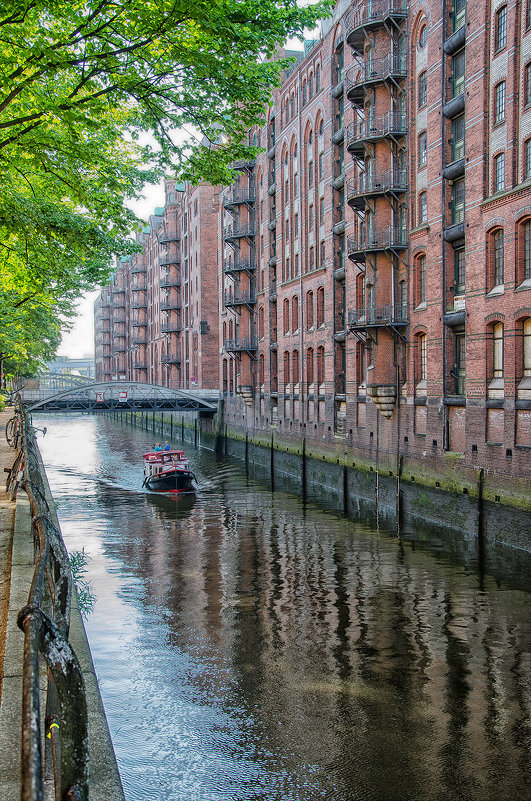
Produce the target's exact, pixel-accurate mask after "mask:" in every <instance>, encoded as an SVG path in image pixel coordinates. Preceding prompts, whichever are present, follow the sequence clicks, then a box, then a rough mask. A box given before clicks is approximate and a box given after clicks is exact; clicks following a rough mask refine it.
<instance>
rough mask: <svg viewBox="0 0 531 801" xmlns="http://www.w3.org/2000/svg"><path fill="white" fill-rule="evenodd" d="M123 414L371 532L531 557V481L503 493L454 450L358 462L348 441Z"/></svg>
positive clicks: (176, 416) (180, 417) (189, 416)
mask: <svg viewBox="0 0 531 801" xmlns="http://www.w3.org/2000/svg"><path fill="white" fill-rule="evenodd" d="M116 417H117V419H119V420H121V421H122V422H125V423H128V424H130V425H135V426H138V427H142V428H144V429H146V430H149V431H152V432H153V433H154V434H158V435H159V436H160V437H161V438H162V437H164V438H168V437H171V438H173V439H174V440H175V439H180V440H181V441H182V442H185V443H190V444H194V445H195V446H197V447H202V448H207V449H208V450H211V451H215V452H217V453H219V454H224V455H226V456H232V457H236V458H238V459H240V460H241V461H242V462H244V463H245V464H246V467H247V470H248V472H249V473H250V474H252V475H254V476H256V477H257V478H260V479H263V480H267V481H269V482H271V484H272V486H273V487H276V488H277V489H279V488H281V489H282V490H287V491H290V492H294V493H295V494H298V495H302V496H303V497H308V498H311V499H312V500H314V501H315V502H317V503H321V504H323V505H326V507H327V508H334V509H336V510H337V511H338V512H343V513H345V514H347V515H348V516H350V517H352V518H353V519H354V520H357V521H359V522H361V523H364V524H366V525H368V526H371V527H378V526H380V527H383V528H386V529H389V530H397V531H400V532H401V533H407V534H412V533H414V534H415V536H420V537H425V538H427V539H430V538H431V539H433V540H434V541H436V540H438V539H439V538H442V539H447V538H448V537H451V538H452V539H453V540H454V539H455V540H456V541H459V543H460V547H463V546H464V547H470V548H473V549H477V547H478V545H479V546H480V547H481V548H485V547H486V548H487V549H491V550H493V549H496V548H497V547H498V546H499V545H502V546H510V547H511V548H513V549H518V550H521V551H523V552H527V553H529V554H530V555H531V494H530V492H529V483H528V482H526V481H524V480H523V479H522V481H521V482H518V480H515V479H514V478H513V479H511V484H510V486H508V488H507V491H504V488H503V487H501V486H500V484H499V483H498V481H497V480H496V481H495V482H492V481H491V476H490V474H489V473H488V471H484V470H483V469H481V468H478V469H476V470H471V469H470V470H463V469H462V465H460V464H459V465H458V464H456V458H455V457H456V455H455V454H453V453H452V454H448V458H447V459H445V460H444V463H443V464H442V465H441V468H440V469H439V470H435V468H434V467H432V468H430V467H429V466H426V465H425V464H420V465H419V464H418V463H417V462H416V461H415V460H410V459H402V460H401V461H400V463H399V464H397V462H396V459H390V458H389V457H388V456H387V455H386V454H376V456H373V457H372V458H369V457H367V456H365V457H363V456H362V457H360V456H358V455H357V454H356V456H355V457H353V454H352V452H351V451H348V450H347V449H346V446H345V443H344V442H342V443H341V445H340V446H336V447H334V446H331V445H327V444H323V445H318V444H316V443H315V442H309V441H307V440H306V439H305V438H302V439H301V438H296V437H293V438H290V437H288V436H286V435H285V434H282V435H280V434H279V433H278V432H277V431H273V432H271V433H269V434H265V433H264V432H261V431H256V432H245V433H244V432H242V431H241V430H239V429H237V428H233V427H229V426H228V425H226V424H225V425H223V424H221V423H220V421H219V419H218V418H207V417H205V418H202V417H200V416H198V415H197V414H194V413H184V414H183V413H179V412H163V413H162V412H146V413H142V412H136V413H135V412H117V413H116ZM496 479H497V477H496Z"/></svg>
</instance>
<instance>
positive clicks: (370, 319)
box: [348, 303, 407, 328]
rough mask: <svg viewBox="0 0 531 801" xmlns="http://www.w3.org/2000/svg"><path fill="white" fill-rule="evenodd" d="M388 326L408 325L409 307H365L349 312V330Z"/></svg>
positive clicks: (391, 305)
mask: <svg viewBox="0 0 531 801" xmlns="http://www.w3.org/2000/svg"><path fill="white" fill-rule="evenodd" d="M386 325H395V326H396V325H407V306H401V305H399V304H395V305H393V304H392V303H389V304H388V305H387V306H364V307H362V308H361V309H349V311H348V326H349V328H368V327H378V326H386Z"/></svg>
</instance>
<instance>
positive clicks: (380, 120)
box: [346, 111, 407, 150]
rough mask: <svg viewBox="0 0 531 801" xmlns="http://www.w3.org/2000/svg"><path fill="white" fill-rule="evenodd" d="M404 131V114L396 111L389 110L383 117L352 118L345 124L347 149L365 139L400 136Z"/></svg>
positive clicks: (405, 128) (405, 129) (405, 130)
mask: <svg viewBox="0 0 531 801" xmlns="http://www.w3.org/2000/svg"><path fill="white" fill-rule="evenodd" d="M406 132H407V126H406V115H405V114H402V113H400V112H397V111H389V112H387V114H384V115H383V117H372V116H371V117H370V118H369V119H366V120H354V122H351V123H350V125H348V126H347V137H346V139H347V150H348V149H351V148H353V147H355V146H356V143H362V142H364V141H365V140H367V141H369V140H371V139H385V138H386V137H402V136H405V135H406Z"/></svg>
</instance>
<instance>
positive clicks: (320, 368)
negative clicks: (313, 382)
mask: <svg viewBox="0 0 531 801" xmlns="http://www.w3.org/2000/svg"><path fill="white" fill-rule="evenodd" d="M316 361H317V365H316V366H317V383H318V384H319V386H321V384H324V380H325V352H324V346H323V345H319V347H318V348H317V359H316Z"/></svg>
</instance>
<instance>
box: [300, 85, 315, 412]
mask: <svg viewBox="0 0 531 801" xmlns="http://www.w3.org/2000/svg"><path fill="white" fill-rule="evenodd" d="M297 91H298V98H297V108H298V110H299V115H298V116H299V145H298V148H297V160H298V163H299V197H301V195H302V191H301V190H302V170H301V169H300V167H301V166H302V157H301V149H302V113H301V73H300V70H299V76H298V82H297ZM316 170H317V164H316V165H315V170H314V171H315V172H316ZM299 218H300V225H301V230H300V236H299V242H300V243H301V244H302V201H301V202H299ZM302 293H303V288H302V251H301V250H300V249H299V298H300V313H299V347H300V364H299V398H300V401H299V402H300V417H301V423H302V425H303V427H304V426H305V424H306V409H305V397H304V372H305V371H304V303H303V300H302Z"/></svg>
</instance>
